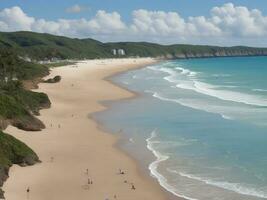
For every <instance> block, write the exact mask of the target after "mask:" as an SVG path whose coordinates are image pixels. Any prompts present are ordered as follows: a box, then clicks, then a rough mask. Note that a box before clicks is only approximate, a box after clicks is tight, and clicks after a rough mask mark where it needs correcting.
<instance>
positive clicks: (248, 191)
mask: <svg viewBox="0 0 267 200" xmlns="http://www.w3.org/2000/svg"><path fill="white" fill-rule="evenodd" d="M168 171H170V172H173V173H176V174H179V175H180V176H182V177H186V178H189V179H193V180H197V181H201V182H203V183H205V184H208V185H212V186H216V187H219V188H223V189H226V190H230V191H233V192H236V193H238V194H243V195H249V196H254V197H259V198H267V193H266V192H264V191H261V190H258V189H255V188H249V187H247V186H243V185H242V184H240V183H229V182H225V181H214V180H210V179H208V178H203V177H200V176H196V175H192V174H187V173H183V172H178V171H176V170H168Z"/></svg>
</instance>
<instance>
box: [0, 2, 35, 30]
mask: <svg viewBox="0 0 267 200" xmlns="http://www.w3.org/2000/svg"><path fill="white" fill-rule="evenodd" d="M34 22H35V19H34V18H33V17H28V16H27V15H26V14H25V13H24V12H23V11H22V10H21V8H20V7H17V6H15V7H12V8H5V9H3V10H2V11H0V30H2V31H10V30H12V31H17V30H27V31H29V30H31V26H32V24H33V23H34Z"/></svg>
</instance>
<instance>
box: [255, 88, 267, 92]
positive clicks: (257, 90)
mask: <svg viewBox="0 0 267 200" xmlns="http://www.w3.org/2000/svg"><path fill="white" fill-rule="evenodd" d="M252 91H255V92H267V90H264V89H252Z"/></svg>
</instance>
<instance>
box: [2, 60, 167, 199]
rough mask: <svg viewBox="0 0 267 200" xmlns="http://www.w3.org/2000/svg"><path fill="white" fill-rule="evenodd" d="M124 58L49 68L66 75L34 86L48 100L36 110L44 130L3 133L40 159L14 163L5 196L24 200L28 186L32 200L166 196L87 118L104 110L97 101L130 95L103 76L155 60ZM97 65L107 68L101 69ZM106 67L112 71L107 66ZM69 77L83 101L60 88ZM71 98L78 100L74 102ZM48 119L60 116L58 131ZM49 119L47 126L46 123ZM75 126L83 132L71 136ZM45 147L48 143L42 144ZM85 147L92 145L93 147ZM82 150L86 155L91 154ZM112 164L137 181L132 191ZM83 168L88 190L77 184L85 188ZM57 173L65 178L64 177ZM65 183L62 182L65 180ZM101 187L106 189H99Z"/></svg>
mask: <svg viewBox="0 0 267 200" xmlns="http://www.w3.org/2000/svg"><path fill="white" fill-rule="evenodd" d="M125 60H126V59H118V60H112V63H109V61H110V60H94V61H88V62H86V63H84V62H82V63H79V64H78V68H77V69H76V68H73V69H70V68H72V67H71V66H64V67H59V68H54V69H53V70H52V71H51V74H50V75H49V77H52V76H54V75H56V74H57V73H58V72H62V73H63V74H64V72H65V75H66V76H64V75H62V74H59V75H62V79H63V80H62V81H61V82H60V83H58V84H51V85H47V84H40V85H39V86H40V89H38V91H43V92H45V93H47V94H48V96H49V97H51V101H52V106H51V108H50V109H47V110H41V116H40V117H39V118H40V119H41V120H42V121H43V122H44V123H45V124H46V126H47V128H46V129H44V130H43V131H42V132H44V133H42V132H38V133H32V132H24V131H21V130H18V129H16V128H14V127H10V126H9V127H8V129H7V130H6V131H7V132H8V133H10V134H11V135H13V136H15V137H17V138H18V139H20V140H22V141H23V142H25V143H26V144H28V145H29V146H31V147H32V148H33V149H34V150H35V151H36V153H37V154H38V155H39V156H40V159H41V160H42V163H41V164H37V165H34V166H31V167H26V168H21V167H18V166H16V165H14V166H12V167H11V170H10V177H9V179H8V180H7V181H6V182H5V184H4V187H3V189H4V191H5V196H6V198H7V199H9V200H13V199H14V200H16V199H20V200H22V199H26V198H27V197H26V192H25V190H26V188H27V186H28V187H31V188H32V190H33V191H32V192H31V199H35V200H38V199H57V200H58V199H73V198H76V199H88V198H89V197H91V198H93V199H105V198H107V197H108V198H110V199H113V198H112V196H113V195H115V194H116V196H118V197H119V198H120V199H122V198H123V199H149V198H150V199H155V200H157V199H159V200H160V199H168V198H167V194H166V193H167V192H166V193H165V191H163V190H164V189H163V188H162V187H161V186H160V185H159V184H158V183H155V180H152V179H153V178H152V177H150V178H148V176H149V175H143V173H141V172H140V169H139V167H138V163H136V162H135V161H134V160H133V159H132V158H130V157H129V155H126V152H123V151H122V150H120V149H118V148H117V147H116V143H117V142H118V138H117V137H116V136H115V135H113V134H110V133H107V132H105V131H103V130H100V128H99V126H101V125H99V124H97V123H96V122H95V121H92V119H91V117H90V118H89V117H88V116H91V114H92V113H95V112H100V111H101V112H102V111H104V110H105V109H108V107H106V106H105V105H103V104H102V103H101V102H102V101H113V100H121V99H127V98H134V97H135V94H134V93H132V92H131V91H127V90H126V88H122V87H120V86H118V85H116V84H114V83H112V82H111V81H110V80H107V79H108V78H110V77H111V76H115V75H117V74H119V73H123V72H126V71H128V70H133V69H137V68H141V67H144V66H146V65H149V64H152V63H154V62H155V60H152V59H127V60H126V61H127V62H125ZM133 60H137V61H138V63H135V62H136V61H133ZM90 62H91V65H92V66H91V67H92V69H91V68H90V67H89V66H87V67H86V66H83V65H89V64H88V63H90ZM103 62H104V64H103ZM106 62H107V63H106ZM116 62H117V63H116ZM124 62H125V63H124ZM101 65H105V66H106V65H107V66H106V67H101ZM114 65H115V66H114ZM108 66H109V67H110V68H112V69H110V70H108V69H107V67H108ZM89 68H90V69H89ZM72 70H76V71H78V72H79V71H80V72H79V73H80V74H79V75H80V76H81V77H80V76H76V77H75V75H76V73H72ZM101 70H102V71H101ZM81 71H82V72H81ZM83 71H84V73H85V72H86V73H87V72H88V74H87V75H90V73H92V74H93V76H92V77H90V78H92V79H93V80H88V77H86V76H84V75H85V74H83ZM92 74H91V75H92ZM68 76H69V77H72V78H73V77H74V79H73V80H75V81H77V79H75V78H78V79H79V80H78V81H77V82H75V85H73V87H75V92H74V91H73V92H74V94H73V95H74V96H75V94H76V95H77V94H80V95H81V96H84V98H85V97H86V98H88V99H83V98H79V99H76V98H75V97H73V96H71V94H66V93H68V89H69V88H68V89H65V88H64V87H62V86H65V87H66V86H69V84H70V82H68V81H70V79H69V80H68ZM95 77H97V78H98V79H97V78H95ZM65 78H66V79H65ZM83 78H84V79H83ZM80 79H82V80H80ZM88 81H89V82H88ZM92 81H95V82H92ZM81 82H83V83H86V85H83V87H84V88H77V87H76V84H79V83H81ZM90 82H91V84H93V83H95V84H98V85H97V86H99V87H100V89H99V88H98V89H99V90H101V89H105V88H106V89H107V88H108V89H109V90H112V92H111V91H107V90H106V91H104V93H103V91H102V93H101V92H99V91H98V90H96V88H95V87H92V86H91V85H89V86H88V85H87V84H88V83H89V84H90ZM107 84H108V86H107ZM87 86H88V88H87ZM63 88H64V91H65V90H66V91H65V92H63V91H61V90H60V89H63ZM71 89H73V88H71ZM82 89H84V90H82ZM76 90H79V91H76ZM79 92H80V93H79ZM84 92H92V93H95V95H98V97H92V96H91V95H90V94H89V95H88V94H86V93H84ZM107 93H108V94H107ZM89 97H90V98H94V100H92V102H91V105H89V104H90V102H87V100H89V101H91V99H90V98H89ZM100 97H101V98H100ZM68 98H69V99H68ZM77 101H78V102H77ZM75 102H76V103H77V104H75V105H73V103H75ZM69 105H71V106H74V107H77V108H76V110H75V111H79V112H76V113H75V115H74V118H77V117H76V115H82V117H81V116H78V120H73V119H72V118H70V116H66V112H67V110H68V109H69ZM83 105H87V106H88V111H85V110H87V108H85V107H83ZM89 108H90V109H89ZM69 111H70V110H69ZM69 114H70V113H68V115H69ZM88 118H89V119H88ZM51 120H52V121H53V123H54V120H55V121H57V120H59V121H61V123H62V122H63V124H62V127H60V126H61V125H60V124H59V125H58V126H59V128H58V129H57V128H56V127H55V125H54V124H53V125H52V123H51ZM49 121H50V123H51V127H49ZM66 122H67V123H66ZM71 122H72V124H71ZM75 122H76V123H75ZM65 123H66V124H65ZM85 123H86V124H85ZM65 126H67V127H65ZM83 128H86V130H85V131H83ZM77 130H78V132H79V131H80V132H83V133H78V132H77V133H76V134H78V135H73V134H74V133H73V132H75V131H77ZM87 131H89V132H90V131H91V132H92V133H90V134H88V133H87ZM99 133H100V134H99ZM87 139H88V140H87ZM92 139H93V140H94V139H95V141H91V140H92ZM61 140H63V141H61ZM76 140H77V141H76ZM102 140H103V141H102ZM90 141H91V142H90ZM73 143H74V144H73ZM81 143H82V144H81ZM88 143H89V144H88ZM95 143H99V144H95ZM46 145H48V146H49V145H51V146H49V147H47V146H46ZM90 145H91V146H94V148H92V147H91V146H90ZM98 145H101V146H98ZM83 146H84V147H83ZM69 147H75V148H76V149H77V152H75V151H74V152H73V151H70V149H69ZM83 148H84V149H83ZM92 151H93V152H92ZM110 151H111V152H110ZM88 152H89V153H88ZM87 154H90V155H91V156H90V155H87ZM107 154H108V155H107ZM49 155H50V156H53V160H54V159H55V160H54V161H49ZM94 155H98V156H100V157H101V156H107V158H108V157H109V156H111V157H112V159H111V160H109V159H107V160H108V161H106V160H103V159H102V157H101V158H99V157H97V156H95V157H97V158H94ZM54 156H55V157H54ZM84 156H85V157H84ZM77 157H81V158H77ZM51 158H52V157H51ZM116 161H117V162H116ZM80 162H81V163H80ZM114 162H115V163H114ZM73 163H74V164H73ZM117 163H119V164H122V163H123V166H124V167H123V166H122V169H123V170H124V169H125V170H126V171H127V173H126V175H125V177H127V179H130V180H129V181H132V180H134V181H132V182H133V183H134V184H135V185H136V191H134V192H132V191H131V190H129V186H128V185H127V187H126V188H125V183H123V182H122V178H121V177H120V176H119V175H117V174H116V172H117V171H118V167H120V166H118V164H117ZM53 165H54V166H53ZM69 165H70V166H69ZM86 165H87V166H86ZM88 166H89V167H88ZM106 166H108V168H106ZM115 166H117V167H115ZM51 167H53V168H51ZM64 167H65V170H66V172H65V173H64V172H62V169H64ZM72 167H73V168H75V169H73V168H72ZM86 167H88V168H89V171H90V175H91V173H94V175H92V176H93V179H94V181H95V182H96V184H94V185H92V189H91V188H90V189H89V191H87V190H84V189H83V188H81V186H84V185H81V184H82V182H84V181H86V180H84V174H83V171H84V170H85V169H86ZM110 168H111V169H110ZM65 170H64V171H65ZM68 170H69V171H68ZM77 170H78V173H77V174H71V173H73V172H74V173H76V171H77ZM128 173H129V174H128ZM27 174H31V178H30V180H27V179H28V176H27ZM62 176H64V178H63V179H62ZM146 176H147V177H146ZM99 179H100V180H99ZM66 182H67V183H68V184H67V185H66V184H65V183H66ZM77 184H78V185H77ZM103 189H105V190H106V191H105V192H104V191H103ZM129 192H132V193H131V195H129ZM23 196H24V197H25V198H23Z"/></svg>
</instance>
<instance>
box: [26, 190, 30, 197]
mask: <svg viewBox="0 0 267 200" xmlns="http://www.w3.org/2000/svg"><path fill="white" fill-rule="evenodd" d="M26 192H27V199H29V197H30V187H28V188H27V190H26Z"/></svg>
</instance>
